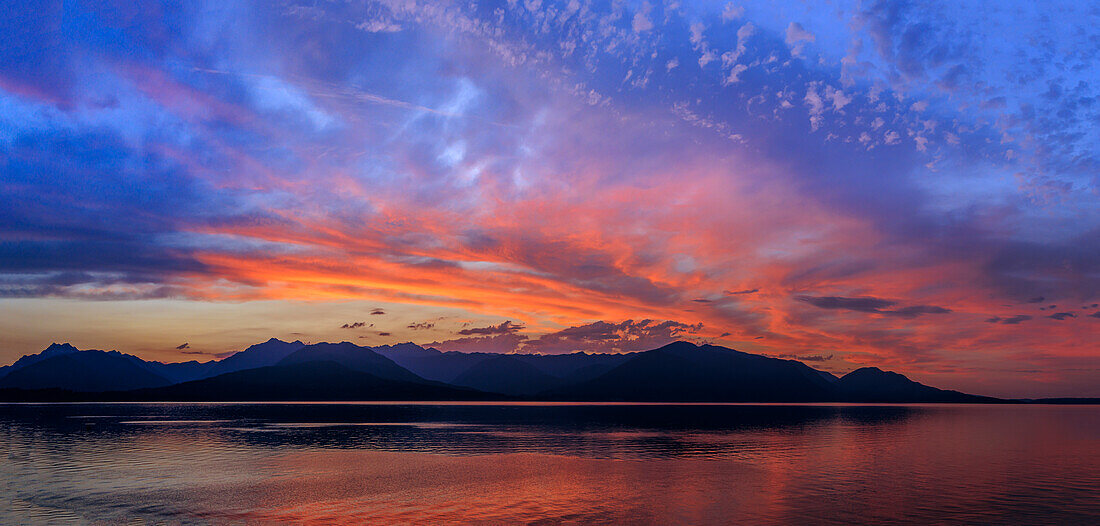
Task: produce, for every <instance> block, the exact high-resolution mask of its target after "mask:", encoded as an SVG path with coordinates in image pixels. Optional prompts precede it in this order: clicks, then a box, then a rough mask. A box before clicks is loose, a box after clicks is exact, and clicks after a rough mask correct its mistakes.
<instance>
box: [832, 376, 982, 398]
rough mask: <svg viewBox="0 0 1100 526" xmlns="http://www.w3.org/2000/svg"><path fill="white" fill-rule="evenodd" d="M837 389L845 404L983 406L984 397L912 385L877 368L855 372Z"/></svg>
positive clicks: (902, 378) (916, 384)
mask: <svg viewBox="0 0 1100 526" xmlns="http://www.w3.org/2000/svg"><path fill="white" fill-rule="evenodd" d="M836 387H837V389H838V390H839V391H840V393H841V395H842V396H843V397H844V399H846V400H850V401H858V402H987V401H992V400H995V399H993V398H989V397H985V396H976V395H969V394H965V393H960V392H958V391H946V390H943V389H936V388H935V387H929V386H927V385H924V384H921V383H917V382H914V381H912V380H910V379H908V378H906V377H905V376H904V375H901V374H898V373H894V372H890V371H883V370H882V369H879V368H878V367H863V368H860V369H856V370H854V371H852V372H850V373H848V374H846V375H844V376H842V377H841V378H840V380H838V381H837V383H836Z"/></svg>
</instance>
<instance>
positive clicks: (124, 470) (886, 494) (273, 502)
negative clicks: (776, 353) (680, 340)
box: [0, 404, 1100, 524]
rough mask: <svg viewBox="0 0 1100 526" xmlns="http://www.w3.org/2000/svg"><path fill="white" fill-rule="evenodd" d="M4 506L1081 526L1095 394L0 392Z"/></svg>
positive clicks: (1096, 490)
mask: <svg viewBox="0 0 1100 526" xmlns="http://www.w3.org/2000/svg"><path fill="white" fill-rule="evenodd" d="M0 454H3V457H4V459H5V461H4V462H3V463H2V467H0V518H2V522H4V523H20V524H25V523H68V522H72V523H88V522H92V523H122V522H130V521H133V520H142V521H150V522H172V523H181V522H182V523H226V522H235V523H285V522H304V521H314V522H356V523H364V522H366V523H371V522H373V523H393V522H403V523H420V524H423V523H441V522H442V523H456V522H460V523H530V522H538V523H545V524H558V523H569V524H575V523H640V524H644V523H655V524H670V523H732V522H738V523H765V524H766V523H774V524H790V523H815V524H822V523H837V524H850V523H864V522H874V523H882V522H902V523H912V524H930V523H944V522H950V523H986V524H988V523H998V524H1022V523H1025V524H1100V407H1097V406H999V405H998V406H951V405H946V406H937V405H928V406H863V407H858V406H839V405H824V406H788V405H771V406H754V405H572V404H564V405H524V404H510V405H430V404H61V405H17V404H10V405H2V404H0Z"/></svg>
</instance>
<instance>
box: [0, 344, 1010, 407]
mask: <svg viewBox="0 0 1100 526" xmlns="http://www.w3.org/2000/svg"><path fill="white" fill-rule="evenodd" d="M517 397H518V398H521V399H525V400H548V401H551V400H560V401H624V402H861V403H862V402H978V403H981V402H1000V401H1002V400H998V399H995V398H989V397H982V396H975V395H968V394H965V393H960V392H957V391H948V390H942V389H937V388H934V387H930V386H927V385H923V384H920V383H918V382H914V381H912V380H910V379H908V378H906V377H905V376H903V375H901V374H898V373H894V372H889V371H883V370H881V369H878V368H875V367H864V368H862V369H857V370H855V371H852V372H850V373H848V374H846V375H844V376H843V377H841V378H837V377H836V376H833V375H832V374H830V373H827V372H823V371H819V370H816V369H813V368H811V367H809V366H807V365H806V364H804V363H802V362H798V361H795V360H782V359H778V358H771V357H767V356H761V355H756V354H750V353H745V352H741V351H737V350H734V349H728V348H725V347H719V346H714V345H701V346H700V345H695V344H692V343H688V342H675V343H671V344H668V345H666V346H664V347H660V348H658V349H653V350H650V351H642V352H634V353H625V354H587V353H582V352H578V353H572V354H564V355H540V354H495V353H462V352H455V351H450V352H441V351H439V350H437V349H432V348H424V347H421V346H418V345H415V344H411V343H406V344H398V345H394V346H380V347H376V348H373V349H372V348H370V347H364V346H359V345H355V344H353V343H350V342H340V343H316V344H312V345H306V344H304V343H302V342H300V341H295V342H285V341H282V340H278V339H275V338H272V339H270V340H268V341H266V342H263V343H260V344H256V345H253V346H251V347H249V348H247V349H245V350H244V351H241V352H238V353H236V354H233V355H231V356H229V357H227V358H225V359H223V360H220V361H210V362H196V361H191V362H183V363H161V362H155V361H145V360H142V359H140V358H138V357H136V356H132V355H129V354H123V353H120V352H118V351H109V352H106V351H98V350H86V351H81V350H78V349H76V348H75V347H73V346H72V345H69V344H56V343H55V344H52V345H50V346H49V347H47V348H46V349H45V350H43V351H42V352H41V353H38V354H35V355H28V356H24V357H22V358H20V359H19V360H18V361H16V362H15V363H13V364H12V365H10V366H7V367H4V368H0V399H3V400H20V401H34V400H43V401H46V400H107V399H110V400H158V399H163V400H234V399H236V400H325V399H331V400H398V399H409V400H432V399H434V400H481V399H505V398H517Z"/></svg>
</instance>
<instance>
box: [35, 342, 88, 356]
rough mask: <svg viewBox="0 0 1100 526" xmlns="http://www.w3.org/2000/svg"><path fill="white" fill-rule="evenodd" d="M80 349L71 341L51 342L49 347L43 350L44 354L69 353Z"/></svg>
mask: <svg viewBox="0 0 1100 526" xmlns="http://www.w3.org/2000/svg"><path fill="white" fill-rule="evenodd" d="M79 351H80V349H77V348H76V347H73V346H72V344H70V343H56V342H54V343H51V344H50V346H49V347H46V349H45V350H43V351H42V354H51V355H52V354H68V353H72V352H79Z"/></svg>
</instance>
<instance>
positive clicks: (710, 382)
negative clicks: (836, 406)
mask: <svg viewBox="0 0 1100 526" xmlns="http://www.w3.org/2000/svg"><path fill="white" fill-rule="evenodd" d="M543 395H544V396H545V397H547V398H553V399H563V400H585V401H597V400H600V401H604V400H606V401H637V402H641V401H645V402H649V401H653V402H657V401H661V402H712V401H721V402H812V401H828V400H830V399H831V398H834V397H835V394H834V389H833V387H832V383H831V382H829V381H828V380H826V379H825V378H824V377H823V376H821V374H819V372H818V371H815V370H814V369H812V368H810V367H809V366H807V365H805V364H803V363H801V362H797V361H794V360H780V359H777V358H769V357H766V356H760V355H755V354H749V353H743V352H740V351H735V350H733V349H727V348H725V347H717V346H713V345H704V346H701V347H700V346H696V345H694V344H692V343H689V342H675V343H670V344H668V345H666V346H664V347H661V348H658V349H654V350H652V351H645V352H639V353H635V355H634V356H633V357H631V358H630V359H629V360H627V361H626V362H624V363H622V364H621V365H619V366H617V367H615V368H613V369H611V370H610V371H608V372H606V373H604V374H602V375H600V376H597V377H596V378H593V379H591V380H586V381H582V382H579V383H577V384H574V385H570V386H566V387H562V388H559V389H554V390H551V391H547V392H545V393H543Z"/></svg>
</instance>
